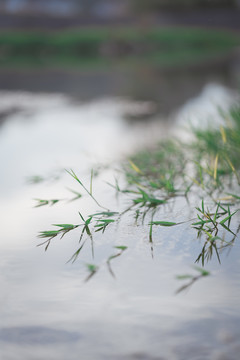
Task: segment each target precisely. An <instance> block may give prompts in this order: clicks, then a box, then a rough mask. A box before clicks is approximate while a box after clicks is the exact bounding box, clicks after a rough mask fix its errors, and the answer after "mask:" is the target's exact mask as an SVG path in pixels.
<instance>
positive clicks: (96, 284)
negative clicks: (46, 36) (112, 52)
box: [0, 94, 240, 360]
mask: <svg viewBox="0 0 240 360" xmlns="http://www.w3.org/2000/svg"><path fill="white" fill-rule="evenodd" d="M11 96H12V99H13V98H14V96H15V95H14V94H10V97H11ZM24 96H26V97H27V99H28V100H30V101H26V104H25V105H26V106H25V105H24V106H25V108H24V109H25V110H24V111H26V108H27V107H28V106H29V107H31V100H34V102H35V103H34V104H35V105H34V106H36V109H35V110H34V109H33V108H31V109H30V110H31V111H30V110H29V108H28V110H29V111H30V115H29V116H28V117H26V112H19V113H17V114H14V115H12V116H11V117H10V118H9V119H8V121H7V122H5V123H4V124H3V125H2V127H1V129H0V161H1V166H2V174H3V176H2V179H1V180H2V183H1V188H0V196H1V203H0V211H1V218H2V220H3V224H4V226H2V227H1V229H0V234H1V243H0V249H1V253H2V262H1V264H0V270H1V271H0V285H1V289H2V291H1V295H0V305H1V327H0V343H1V344H0V345H1V346H0V355H1V358H3V359H11V360H14V359H16V354H17V357H18V359H20V360H21V359H24V360H28V359H29V360H30V359H31V360H32V359H43V358H48V359H67V358H70V359H71V360H75V359H79V356H80V357H81V358H83V359H84V360H85V359H108V358H109V359H116V360H117V359H124V358H126V359H149V360H150V359H158V360H159V359H170V358H171V359H184V360H185V359H186V358H191V359H196V360H197V359H201V358H207V357H209V358H211V359H216V360H220V359H221V353H222V354H225V353H226V354H227V353H229V354H231V356H232V357H231V359H235V358H236V357H234V356H235V354H236V353H237V350H238V349H239V335H240V323H239V298H240V286H239V275H240V270H239V269H240V267H239V262H240V260H239V258H240V257H239V254H240V245H239V243H238V242H237V241H236V244H235V246H234V251H231V252H230V254H229V255H228V256H227V254H224V256H223V261H222V263H223V266H222V267H221V266H220V265H219V264H218V262H217V259H213V261H212V262H210V263H209V264H207V268H208V269H209V270H210V271H211V273H212V276H210V277H208V278H206V279H202V280H201V281H199V282H197V283H196V284H194V285H193V287H192V288H191V289H189V290H188V291H187V292H184V293H181V294H179V295H177V296H176V295H175V291H176V289H177V288H178V286H180V285H181V284H180V283H179V281H178V280H176V275H179V274H185V273H192V272H194V269H193V268H192V264H193V263H194V261H195V259H196V257H197V255H198V254H199V251H200V250H201V247H202V245H201V243H200V242H199V241H197V240H194V239H196V234H195V231H194V229H191V231H188V230H187V228H186V227H185V226H182V227H180V228H179V229H178V230H176V231H171V233H169V229H161V230H158V229H156V230H154V233H153V237H154V243H153V249H151V246H150V244H149V242H148V230H147V229H145V228H142V227H141V226H138V227H132V221H131V218H130V217H129V216H126V218H127V220H126V221H125V223H124V224H120V225H119V227H118V228H116V229H112V230H110V231H106V234H105V236H104V238H103V237H102V236H101V234H99V233H97V234H96V235H95V236H94V244H95V254H96V255H95V260H94V261H96V262H97V263H99V264H101V268H100V271H99V272H98V273H97V274H96V275H95V276H94V277H93V278H92V279H91V281H89V282H87V283H85V282H84V279H85V278H86V276H87V272H86V269H85V267H84V263H85V262H88V261H89V254H90V250H89V248H90V247H89V248H87V249H86V250H85V251H84V252H83V253H82V257H81V258H80V259H79V261H76V262H75V263H74V264H71V263H68V264H66V261H67V260H68V259H69V258H70V257H71V255H72V253H73V251H74V250H75V249H76V244H77V241H78V239H79V234H78V233H77V232H76V234H75V233H74V234H73V235H69V236H68V235H67V236H66V237H65V238H63V239H62V240H61V241H60V240H58V239H56V241H55V240H54V241H53V243H52V244H51V246H50V247H49V249H48V251H47V252H46V253H45V252H44V249H43V247H40V248H37V247H36V245H37V244H38V243H39V241H38V240H37V239H36V235H37V233H38V232H39V231H40V230H42V229H46V228H47V227H50V225H51V224H52V223H56V221H57V222H58V223H65V222H66V220H67V221H70V222H72V223H75V222H79V219H78V214H77V211H79V210H81V211H83V212H84V213H86V214H89V213H91V212H93V211H95V210H96V205H95V204H94V203H92V202H89V200H88V199H87V198H86V197H84V198H83V199H81V201H80V202H79V203H77V202H73V203H66V204H64V210H63V208H62V207H61V206H59V207H57V206H56V207H52V208H47V209H45V208H44V209H41V208H39V209H32V206H33V205H34V202H33V201H32V199H33V198H36V197H40V198H41V197H45V198H49V197H52V196H55V195H58V196H62V197H63V198H64V197H65V196H66V192H67V190H66V189H65V188H64V186H65V184H66V185H67V186H69V187H72V186H75V187H76V185H75V184H74V185H73V183H72V180H71V179H68V178H67V177H64V181H63V182H62V181H60V182H49V183H47V184H38V185H36V186H34V187H32V186H30V185H29V184H27V183H26V178H27V177H28V176H32V175H35V174H39V175H45V174H47V173H49V171H52V169H53V168H54V169H58V168H64V167H68V168H69V167H74V168H76V170H77V171H78V173H79V174H80V175H81V177H82V178H84V179H85V180H86V181H89V169H90V168H91V165H92V164H93V163H96V161H103V160H105V159H106V158H107V160H108V161H109V162H112V163H113V164H114V165H115V163H117V160H118V159H120V158H121V156H124V155H125V154H127V153H129V152H130V151H131V150H132V149H133V148H134V147H135V146H136V147H137V146H140V145H142V144H143V143H144V142H147V141H148V139H149V138H154V137H155V138H157V137H159V136H161V134H163V133H164V134H165V130H166V124H162V125H161V124H158V127H157V125H156V123H154V122H153V123H152V125H151V126H149V127H148V131H149V132H148V133H146V131H147V130H146V129H147V128H146V127H145V126H144V124H142V125H139V126H136V127H135V128H134V129H133V128H131V127H129V125H127V124H126V123H125V122H124V120H123V113H124V111H125V110H124V109H125V108H126V103H125V102H124V101H120V100H116V101H115V100H103V101H98V102H93V103H90V104H82V105H81V104H72V103H70V102H68V101H66V100H64V101H63V99H62V97H59V99H58V98H54V99H53V102H51V97H47V98H45V97H44V101H43V99H41V96H40V98H39V107H38V106H37V101H38V100H37V99H38V97H37V98H35V97H33V98H31V96H30V95H26V94H25V95H24ZM12 101H13V100H12ZM40 105H41V106H40ZM106 108H107V109H108V110H106ZM66 119H67V120H66ZM156 129H157V130H156ZM167 130H168V131H169V129H168V128H167ZM136 134H137V135H136ZM134 139H135V140H136V141H134ZM106 178H107V180H109V179H111V180H113V178H114V177H113V174H112V173H111V171H110V170H105V171H103V175H102V176H101V177H100V178H99V179H98V180H97V179H96V184H94V191H96V192H97V193H100V195H99V196H100V200H101V201H102V202H104V204H105V203H107V204H109V203H113V204H114V205H115V206H116V207H117V200H114V199H113V196H112V193H111V192H110V191H109V188H108V187H106V184H105V183H104V182H103V180H106ZM65 180H66V181H65ZM63 183H64V184H63ZM175 210H176V213H177V214H178V215H177V216H178V217H179V218H180V217H181V216H186V214H187V212H188V210H187V207H186V204H183V203H179V204H176V207H175ZM171 211H172V209H171V208H169V209H168V212H167V215H169V214H171ZM190 215H191V214H189V216H190ZM66 216H67V217H68V219H66ZM115 244H117V245H126V246H128V249H127V250H126V252H124V253H123V254H122V255H121V256H120V257H119V258H117V259H115V260H114V261H113V263H112V268H113V271H114V273H115V275H116V279H114V278H113V277H112V276H111V274H110V273H109V272H108V269H107V266H106V264H105V263H104V261H105V259H106V257H107V256H109V254H112V253H113V252H114V249H113V246H114V245H115ZM106 254H107V255H106ZM201 344H203V345H201ZM69 354H70V355H69ZM79 354H80V355H79Z"/></svg>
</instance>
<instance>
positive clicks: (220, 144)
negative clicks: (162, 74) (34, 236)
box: [36, 107, 240, 292]
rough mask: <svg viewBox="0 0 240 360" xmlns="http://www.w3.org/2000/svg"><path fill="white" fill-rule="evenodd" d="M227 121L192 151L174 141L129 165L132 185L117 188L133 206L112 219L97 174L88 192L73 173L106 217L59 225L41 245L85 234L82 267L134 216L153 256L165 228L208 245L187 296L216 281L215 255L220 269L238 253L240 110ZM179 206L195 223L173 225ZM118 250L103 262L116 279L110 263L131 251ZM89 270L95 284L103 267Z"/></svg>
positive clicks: (201, 133)
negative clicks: (204, 281)
mask: <svg viewBox="0 0 240 360" xmlns="http://www.w3.org/2000/svg"><path fill="white" fill-rule="evenodd" d="M223 116H224V117H225V119H226V126H224V127H223V126H221V127H220V128H219V129H209V128H208V129H205V130H199V129H192V131H193V137H194V140H193V141H192V142H191V143H182V142H180V141H179V140H167V141H164V142H162V143H160V144H158V145H155V146H154V147H153V148H152V149H148V150H143V151H141V152H139V153H137V154H136V155H134V156H132V157H131V158H130V159H128V161H126V162H125V163H124V164H123V172H124V174H125V178H126V183H125V184H124V185H121V186H120V184H119V181H118V180H116V181H115V184H110V185H111V187H112V188H114V189H115V191H116V193H117V194H119V195H121V197H122V198H123V197H124V198H126V200H127V207H125V209H124V210H119V209H118V211H115V210H114V211H112V210H111V209H107V208H106V207H105V206H103V205H102V204H100V203H99V201H98V200H97V199H96V197H95V196H94V195H93V191H92V185H93V174H94V172H93V171H91V176H90V185H89V188H88V187H87V186H86V185H85V184H84V183H83V182H82V181H81V180H80V179H79V177H78V176H77V175H76V173H75V172H74V171H73V170H72V169H71V170H67V173H68V174H69V175H70V176H71V177H72V178H73V179H74V181H75V182H76V183H77V184H78V185H80V186H81V189H82V190H84V191H85V193H86V194H87V196H88V197H89V198H90V199H91V200H92V201H94V203H95V205H96V206H97V207H98V209H100V210H98V211H97V212H95V213H93V214H90V215H88V216H87V218H84V216H83V215H82V213H80V212H79V217H80V219H81V222H80V223H79V224H71V223H67V224H55V225H54V226H55V229H54V230H48V231H42V232H40V234H39V237H40V238H41V239H44V242H42V243H41V244H40V245H43V244H44V245H45V250H47V248H48V247H49V245H50V243H51V241H52V240H53V239H56V238H62V237H63V236H65V235H66V234H67V233H69V232H70V231H76V232H77V231H78V229H81V231H80V234H79V246H78V248H77V250H76V251H75V252H74V254H73V255H72V257H71V258H70V260H69V261H71V262H75V261H76V260H77V259H78V258H79V257H80V254H81V251H82V250H83V248H84V246H85V244H86V242H87V241H88V242H89V240H90V245H91V249H92V250H91V252H92V258H94V242H93V236H94V234H96V233H102V236H104V234H105V232H106V231H107V230H108V229H109V228H113V227H115V226H116V225H117V224H118V223H119V220H120V219H121V218H122V217H124V216H125V215H126V214H129V215H130V216H131V217H132V220H133V223H132V225H133V226H134V225H136V224H139V221H140V220H141V225H142V226H143V227H147V228H148V233H149V243H150V245H151V250H153V248H152V245H153V244H154V234H155V229H157V230H156V231H158V229H160V228H161V227H164V228H169V229H170V228H172V227H175V226H181V225H184V224H185V226H186V225H187V226H189V225H190V228H191V229H192V230H196V231H197V235H196V239H197V240H198V241H200V242H202V241H203V247H202V249H201V251H200V253H199V255H198V256H197V259H196V260H195V262H201V265H202V268H197V267H195V269H196V270H197V271H198V272H200V275H197V276H192V275H191V276H190V275H188V278H189V279H190V282H189V284H187V285H184V286H183V287H181V288H180V291H182V290H183V289H185V288H188V287H189V286H190V285H192V284H193V283H195V281H196V280H198V279H200V278H202V277H204V276H206V275H209V272H207V271H206V270H204V269H203V268H204V266H205V263H206V262H208V261H210V260H211V258H212V256H213V255H214V254H215V255H216V257H217V259H218V262H219V263H221V260H220V255H221V253H222V252H223V251H224V250H225V249H229V248H230V247H232V246H233V245H234V242H235V239H236V238H237V236H238V233H239V231H240V225H239V221H236V220H235V221H232V220H233V218H234V219H235V218H236V215H237V214H238V211H239V210H240V209H239V207H238V206H239V203H240V196H239V195H237V194H238V193H237V192H238V191H239V185H240V181H239V179H240V177H239V170H240V107H235V108H233V109H232V110H231V111H230V112H229V113H228V114H223ZM73 193H74V194H76V196H75V197H74V198H73V199H71V200H77V199H80V198H81V197H82V193H79V192H78V191H75V190H74V191H73ZM179 198H182V199H184V201H185V202H186V206H188V207H189V209H191V214H194V212H196V214H195V217H194V218H190V219H189V218H188V217H187V218H184V216H181V219H175V218H174V217H175V215H174V206H175V203H176V201H177V200H178V199H179ZM37 201H38V203H37V205H36V206H37V207H40V206H46V205H55V204H57V203H59V202H60V199H58V200H56V199H52V200H40V199H38V200H37ZM199 203H200V204H201V205H200V206H199V205H198V204H199ZM169 207H171V208H172V211H171V214H172V215H171V217H170V216H169V215H166V211H165V210H166V209H167V208H169ZM56 227H57V229H56ZM114 248H115V249H117V250H118V252H117V253H115V254H112V255H109V256H107V257H106V259H105V260H104V261H103V262H104V264H105V265H107V268H108V270H109V272H110V274H111V275H112V276H114V272H113V270H112V267H111V261H112V260H113V259H115V258H117V257H119V256H120V255H122V254H123V252H124V251H125V250H126V249H127V245H125V244H124V245H117V244H115V245H114ZM86 267H87V270H88V272H89V275H88V277H87V280H89V279H90V278H92V276H93V275H95V274H96V273H97V272H98V270H99V269H100V267H101V266H100V265H99V264H93V263H92V262H91V263H88V264H87V265H86ZM184 278H186V276H185V277H184ZM178 292H179V291H178Z"/></svg>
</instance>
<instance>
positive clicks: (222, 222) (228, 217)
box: [219, 210, 238, 225]
mask: <svg viewBox="0 0 240 360" xmlns="http://www.w3.org/2000/svg"><path fill="white" fill-rule="evenodd" d="M237 212H238V210H236V211H234V212H233V213H232V214H230V215H228V216H227V217H226V218H225V219H223V220H222V221H220V223H219V224H221V225H223V224H225V222H226V221H228V220H229V219H231V218H232V217H233V215H235V214H236V213H237Z"/></svg>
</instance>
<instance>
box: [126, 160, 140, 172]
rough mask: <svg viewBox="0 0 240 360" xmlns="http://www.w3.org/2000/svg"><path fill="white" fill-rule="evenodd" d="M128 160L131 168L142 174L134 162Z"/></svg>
mask: <svg viewBox="0 0 240 360" xmlns="http://www.w3.org/2000/svg"><path fill="white" fill-rule="evenodd" d="M128 161H129V164H130V165H131V168H132V169H133V170H134V171H135V172H136V173H138V174H141V175H142V174H143V173H142V171H141V170H140V169H139V167H138V166H137V165H136V164H134V162H133V161H132V160H128Z"/></svg>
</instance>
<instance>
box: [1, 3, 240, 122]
mask: <svg viewBox="0 0 240 360" xmlns="http://www.w3.org/2000/svg"><path fill="white" fill-rule="evenodd" d="M239 31H240V2H239V1H238V0H168V1H166V0H148V1H147V0H131V1H125V0H67V1H65V0H41V1H38V0H1V2H0V89H2V90H26V91H33V92H46V91H47V92H58V93H59V92H60V93H64V94H68V95H70V96H74V97H75V98H77V99H80V100H89V99H93V98H96V97H103V96H111V97H112V96H122V97H127V98H130V99H134V100H137V101H138V100H139V101H145V100H147V101H148V100H150V101H152V102H153V103H154V106H152V108H151V109H152V111H148V112H149V114H148V115H149V116H151V115H152V112H154V113H156V112H157V113H161V114H168V113H169V112H171V111H174V110H176V109H178V108H179V106H181V105H183V104H184V103H185V101H187V100H188V99H189V97H193V96H195V95H197V94H199V93H200V91H201V90H202V89H203V88H204V86H205V85H206V84H208V83H218V84H220V85H223V86H227V87H229V88H234V89H238V88H239V56H240V55H239V42H240V39H239ZM139 116H140V117H141V118H142V117H143V118H144V114H142V115H140V114H139ZM136 117H138V114H136Z"/></svg>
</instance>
